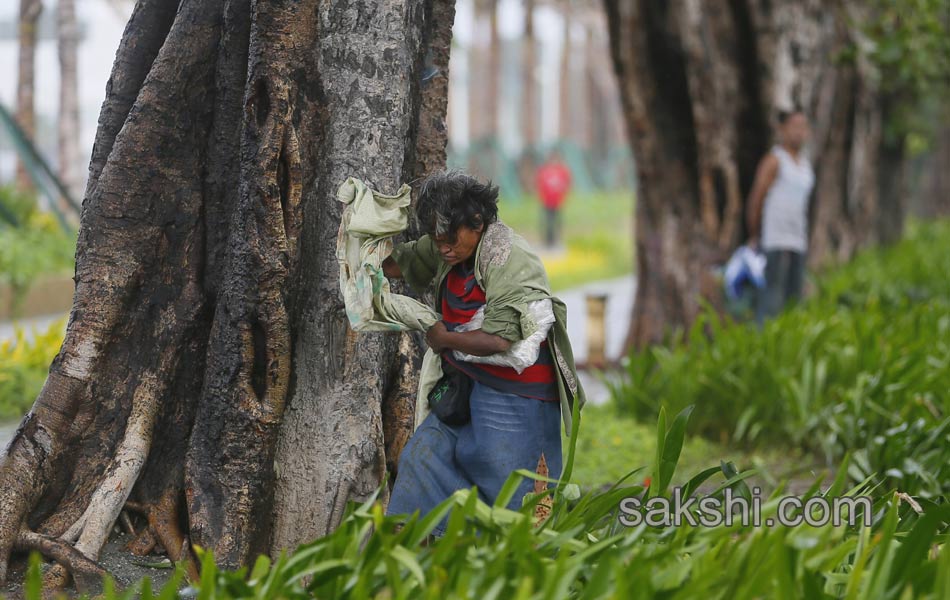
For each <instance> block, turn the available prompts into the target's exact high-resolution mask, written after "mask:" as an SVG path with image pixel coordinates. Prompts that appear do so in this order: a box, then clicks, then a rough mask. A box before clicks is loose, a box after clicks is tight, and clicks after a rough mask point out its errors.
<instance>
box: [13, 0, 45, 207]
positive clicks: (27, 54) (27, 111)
mask: <svg viewBox="0 0 950 600" xmlns="http://www.w3.org/2000/svg"><path fill="white" fill-rule="evenodd" d="M41 12H43V2H42V0H20V15H19V20H18V23H19V25H18V28H19V31H18V36H19V46H20V54H19V57H18V62H17V87H16V120H17V123H18V124H19V125H20V129H22V130H23V133H24V134H25V135H26V136H27V137H28V138H30V140H32V141H33V142H34V143H35V141H36V140H35V139H34V137H35V136H36V117H35V113H34V108H33V92H34V81H35V77H36V73H35V64H36V28H37V24H38V23H39V21H40V13H41ZM16 182H17V187H19V188H20V189H22V190H30V189H33V180H32V179H31V178H30V174H29V172H28V171H27V168H26V164H24V162H23V161H22V160H18V161H17V168H16Z"/></svg>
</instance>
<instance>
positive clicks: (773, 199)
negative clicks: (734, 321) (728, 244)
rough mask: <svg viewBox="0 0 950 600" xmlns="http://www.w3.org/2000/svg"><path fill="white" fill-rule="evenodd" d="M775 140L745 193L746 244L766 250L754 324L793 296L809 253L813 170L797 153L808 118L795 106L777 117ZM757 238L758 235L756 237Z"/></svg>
mask: <svg viewBox="0 0 950 600" xmlns="http://www.w3.org/2000/svg"><path fill="white" fill-rule="evenodd" d="M779 136H780V143H779V144H776V145H775V146H774V147H773V148H772V150H771V151H770V152H769V153H768V154H766V155H765V157H764V158H762V160H761V161H760V162H759V167H758V170H757V171H756V174H755V182H754V183H753V184H752V190H751V192H750V193H749V201H748V204H747V207H748V212H747V220H748V229H749V245H750V246H752V247H753V248H756V247H757V248H760V249H761V250H762V251H763V252H764V253H765V258H766V266H765V289H764V290H763V291H762V293H761V294H760V296H759V302H758V307H757V310H756V322H757V323H758V324H759V325H761V324H762V322H763V321H764V320H765V319H766V318H767V317H772V316H774V315H776V314H778V313H779V312H780V311H781V310H782V309H783V308H784V307H785V305H786V304H787V303H788V302H789V301H794V300H798V299H799V298H800V297H801V293H802V282H803V280H804V275H805V256H806V253H807V251H808V199H809V197H810V195H811V191H812V188H814V186H815V172H814V170H813V169H812V166H811V163H810V162H809V161H808V159H807V158H806V157H805V156H804V154H803V153H802V151H801V150H802V147H803V146H804V145H805V141H806V140H807V139H808V118H807V117H806V116H805V114H804V113H803V112H802V111H800V110H794V111H791V112H782V113H781V114H780V115H779ZM760 236H761V238H760Z"/></svg>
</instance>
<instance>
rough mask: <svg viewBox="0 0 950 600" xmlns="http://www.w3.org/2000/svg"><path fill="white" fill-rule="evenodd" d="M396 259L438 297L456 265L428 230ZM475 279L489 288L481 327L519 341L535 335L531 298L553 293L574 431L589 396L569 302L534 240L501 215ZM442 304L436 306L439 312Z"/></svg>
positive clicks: (397, 251)
mask: <svg viewBox="0 0 950 600" xmlns="http://www.w3.org/2000/svg"><path fill="white" fill-rule="evenodd" d="M392 257H393V260H394V261H396V264H397V265H399V269H400V271H402V276H403V279H404V280H405V281H406V283H408V284H409V286H410V287H411V288H412V289H413V290H415V291H416V292H418V293H420V294H423V293H425V292H427V291H431V292H432V293H433V294H432V295H433V297H434V298H438V297H439V294H438V290H439V289H440V287H441V286H442V280H443V279H444V278H445V276H446V275H447V274H448V272H449V270H450V269H451V268H452V265H450V264H449V263H447V262H445V261H444V260H443V259H442V257H441V255H440V254H439V250H438V248H437V247H436V246H435V242H433V240H432V239H431V237H430V236H429V235H428V234H425V235H423V236H422V237H420V238H419V239H418V240H412V241H409V242H402V243H398V244H395V245H394V247H393V252H392ZM475 281H476V282H477V283H478V285H479V286H480V287H481V288H482V289H483V290H485V320H484V322H483V323H482V327H481V330H482V331H484V332H486V333H491V334H494V335H498V336H501V337H503V338H505V339H507V340H509V341H511V342H517V341H519V340H522V339H524V338H526V337H528V336H529V335H531V334H532V333H533V332H534V331H535V330H536V329H537V325H536V324H535V322H534V320H533V319H532V318H531V316H530V313H529V312H528V309H527V306H528V303H530V302H533V301H535V300H540V299H543V298H550V299H551V304H552V308H553V310H554V318H555V321H554V324H553V325H552V326H551V329H550V330H549V331H548V336H547V341H548V346H549V347H550V348H551V352H552V354H553V356H554V361H555V363H556V364H557V366H558V368H557V374H558V378H557V382H558V393H559V395H560V399H561V418H562V420H563V421H564V431H565V434H566V435H568V436H570V435H571V411H572V409H573V403H574V400H575V398H576V399H577V400H578V402H579V406H578V409H577V410H578V415H580V410H581V409H582V408H583V407H584V404H585V403H586V401H587V397H586V395H585V393H584V388H583V387H582V386H581V382H580V379H579V378H578V377H577V369H576V367H575V366H574V352H573V350H572V349H571V342H570V339H568V337H567V306H566V305H565V304H564V302H563V301H562V300H561V299H560V298H558V297H556V296H554V295H552V294H551V287H550V283H549V282H548V276H547V272H546V271H545V270H544V264H543V263H542V262H541V259H540V258H538V256H537V255H536V254H535V253H534V252H533V251H532V249H531V246H530V245H529V244H528V242H527V241H526V240H525V239H524V238H523V237H522V236H521V235H520V234H518V233H517V232H516V231H514V230H513V229H512V228H511V227H509V226H508V225H507V224H505V223H504V222H502V221H501V220H496V221H495V222H494V223H491V224H490V225H488V226H487V227H486V228H485V231H484V233H482V237H481V239H480V240H479V242H478V246H477V247H476V249H475ZM439 308H440V307H433V309H434V310H436V311H438V310H439Z"/></svg>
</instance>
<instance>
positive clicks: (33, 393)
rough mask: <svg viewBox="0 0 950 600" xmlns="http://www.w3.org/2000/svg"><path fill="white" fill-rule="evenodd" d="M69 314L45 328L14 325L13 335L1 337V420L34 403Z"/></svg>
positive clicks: (58, 347)
mask: <svg viewBox="0 0 950 600" xmlns="http://www.w3.org/2000/svg"><path fill="white" fill-rule="evenodd" d="M65 321H66V318H65V317H63V318H62V319H58V320H56V321H55V322H53V323H51V324H50V325H49V327H48V328H47V329H46V330H45V331H35V330H34V331H33V338H32V339H29V338H28V337H27V335H26V331H25V330H24V329H23V328H22V327H20V326H15V327H14V336H13V339H9V340H3V341H0V420H6V419H16V418H20V417H22V416H23V415H24V414H25V413H26V412H27V411H28V410H29V409H30V406H31V405H32V404H33V401H34V400H35V399H36V397H37V395H38V394H39V393H40V390H41V389H42V388H43V383H45V382H46V376H47V374H48V373H49V366H50V363H51V362H52V361H53V358H54V357H55V356H56V353H57V352H59V349H60V347H61V346H62V345H63V331H64V328H65V325H66V323H65Z"/></svg>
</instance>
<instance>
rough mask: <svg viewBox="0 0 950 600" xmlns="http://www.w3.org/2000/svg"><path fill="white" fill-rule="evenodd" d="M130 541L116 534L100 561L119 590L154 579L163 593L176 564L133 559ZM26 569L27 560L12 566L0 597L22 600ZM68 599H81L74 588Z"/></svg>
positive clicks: (157, 558)
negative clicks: (145, 579) (144, 579)
mask: <svg viewBox="0 0 950 600" xmlns="http://www.w3.org/2000/svg"><path fill="white" fill-rule="evenodd" d="M130 540H131V536H129V535H128V534H126V533H125V532H120V533H116V532H113V534H112V537H111V538H110V539H109V542H108V543H107V544H106V545H105V547H104V548H103V549H102V555H101V556H100V557H99V564H100V566H102V568H103V569H105V570H106V571H108V572H109V573H110V574H111V575H112V577H113V579H114V580H115V585H116V589H117V590H121V589H124V588H128V587H129V586H132V585H134V584H135V583H137V582H138V581H139V580H140V579H142V578H143V577H149V578H150V579H151V582H152V590H153V591H157V590H159V589H160V588H161V587H162V586H164V585H165V583H166V582H168V580H169V579H171V577H172V575H173V574H174V568H173V566H172V564H171V563H170V562H169V561H168V559H167V558H166V557H165V556H164V555H158V554H153V555H149V556H135V555H133V554H132V553H130V552H129V551H128V550H126V549H125V545H126V544H127V543H129V541H130ZM26 566H27V561H26V559H25V558H24V557H20V558H18V559H17V560H16V561H14V562H13V563H12V564H11V573H10V578H9V581H10V583H9V584H8V585H7V586H6V587H3V588H0V597H3V596H6V597H7V598H10V600H13V599H15V598H22V596H23V577H24V574H25V571H26ZM187 586H188V584H187V582H183V583H182V586H181V588H182V590H180V592H179V597H188V594H187V593H186V594H181V591H184V589H185V588H187ZM88 592H89V594H90V595H94V594H97V593H99V592H101V590H89V591H88ZM65 595H66V596H68V597H78V596H79V594H78V593H77V592H76V590H75V589H74V588H72V587H70V588H69V589H67V590H65Z"/></svg>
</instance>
